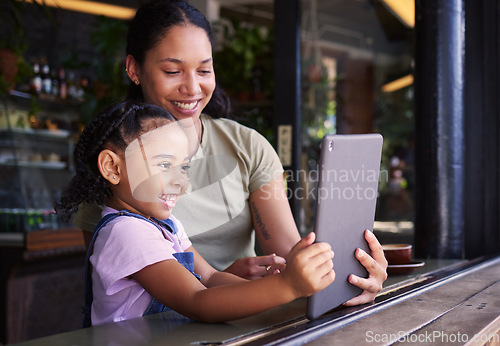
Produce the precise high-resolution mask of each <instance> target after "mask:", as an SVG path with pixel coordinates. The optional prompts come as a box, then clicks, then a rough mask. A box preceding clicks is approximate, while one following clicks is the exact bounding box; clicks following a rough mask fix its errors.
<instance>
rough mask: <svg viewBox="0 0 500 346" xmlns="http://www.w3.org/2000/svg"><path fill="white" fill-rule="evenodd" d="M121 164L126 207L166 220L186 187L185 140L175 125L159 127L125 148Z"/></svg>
mask: <svg viewBox="0 0 500 346" xmlns="http://www.w3.org/2000/svg"><path fill="white" fill-rule="evenodd" d="M125 165H126V179H124V180H123V188H124V189H128V191H129V192H128V193H126V196H127V197H126V198H127V199H129V201H128V202H127V204H129V205H130V206H131V207H132V208H133V209H135V210H136V211H137V212H139V213H140V214H142V215H144V216H146V217H150V216H153V217H155V218H157V219H167V218H168V217H169V216H170V213H171V212H172V209H173V208H174V206H175V204H176V202H177V200H178V199H179V198H180V197H181V196H182V195H183V194H184V192H185V191H186V188H187V185H188V178H187V170H188V168H189V156H188V138H187V136H186V134H185V133H184V131H183V130H182V128H181V127H180V126H179V124H178V123H177V122H172V123H169V124H167V125H164V126H161V127H159V128H157V129H155V130H152V131H150V132H148V133H146V134H144V135H142V136H141V137H139V138H138V139H136V140H134V141H132V142H131V143H130V144H129V145H128V147H127V149H126V150H125ZM120 183H122V180H121V181H120Z"/></svg>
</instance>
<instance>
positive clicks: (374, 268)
mask: <svg viewBox="0 0 500 346" xmlns="http://www.w3.org/2000/svg"><path fill="white" fill-rule="evenodd" d="M365 239H366V241H367V242H368V246H369V247H370V250H371V256H370V255H368V254H367V253H366V252H365V251H363V250H361V249H357V250H356V254H355V255H356V258H357V259H358V260H359V262H360V263H361V264H362V265H363V267H365V268H366V270H367V271H368V274H369V275H368V278H367V279H365V278H361V277H359V276H356V275H354V274H351V275H350V276H349V282H350V283H351V284H353V285H355V286H358V287H359V288H361V289H363V292H362V293H361V294H360V295H359V296H357V297H354V298H352V299H350V300H349V301H347V302H346V303H345V304H344V305H346V306H353V305H359V304H365V303H370V302H372V301H373V300H374V299H375V297H376V296H377V293H378V292H380V291H381V290H382V284H383V283H384V281H385V280H386V279H387V272H386V270H387V260H386V259H385V256H384V251H383V250H382V246H381V245H380V243H379V242H378V240H377V238H376V237H375V235H374V234H373V233H372V232H370V231H368V230H366V231H365Z"/></svg>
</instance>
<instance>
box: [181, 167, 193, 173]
mask: <svg viewBox="0 0 500 346" xmlns="http://www.w3.org/2000/svg"><path fill="white" fill-rule="evenodd" d="M190 168H191V166H190V165H182V171H183V172H184V173H187V172H188V171H189V169H190Z"/></svg>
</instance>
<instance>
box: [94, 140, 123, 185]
mask: <svg viewBox="0 0 500 346" xmlns="http://www.w3.org/2000/svg"><path fill="white" fill-rule="evenodd" d="M122 162H123V161H122V160H121V159H120V157H119V156H118V155H116V153H115V152H114V151H111V150H109V149H104V150H103V151H101V152H100V153H99V156H98V157H97V166H98V167H99V172H101V175H102V176H103V177H104V179H106V180H107V181H109V182H110V183H111V184H113V185H116V184H118V183H119V182H120V172H121V170H122V167H121V165H122Z"/></svg>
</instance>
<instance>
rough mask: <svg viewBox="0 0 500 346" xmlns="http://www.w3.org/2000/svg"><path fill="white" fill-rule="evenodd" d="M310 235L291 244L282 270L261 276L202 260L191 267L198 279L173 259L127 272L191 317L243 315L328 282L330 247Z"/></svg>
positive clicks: (219, 318) (306, 293)
mask: <svg viewBox="0 0 500 346" xmlns="http://www.w3.org/2000/svg"><path fill="white" fill-rule="evenodd" d="M314 239H315V236H314V233H311V234H310V235H308V236H307V237H305V238H304V239H302V240H301V241H299V242H298V243H297V245H296V246H294V247H293V249H292V250H291V251H290V256H289V259H288V264H287V267H286V268H285V270H284V271H283V272H282V273H280V274H276V275H270V276H267V277H265V278H262V279H260V280H252V281H246V280H244V279H241V278H238V277H235V276H233V275H231V274H228V273H219V272H216V271H215V270H213V268H211V267H210V266H209V265H208V264H207V263H206V262H205V261H202V262H200V263H198V264H196V267H195V272H197V273H199V274H200V275H202V282H200V281H198V280H197V279H196V278H195V277H194V276H193V275H192V274H191V273H190V272H189V271H187V270H186V269H185V268H184V267H183V266H182V265H181V264H179V263H178V262H177V261H175V260H166V261H162V262H159V263H156V264H153V265H150V266H148V267H145V268H144V269H142V270H140V271H139V272H137V273H135V274H134V275H133V276H132V277H133V279H135V280H136V281H137V282H138V283H139V284H140V285H141V286H142V287H144V288H145V289H146V290H147V291H148V292H149V293H150V294H151V295H152V296H153V297H155V298H156V299H157V300H159V301H160V302H162V303H163V304H165V305H166V306H168V307H170V308H172V309H174V310H176V311H177V312H179V313H181V314H183V315H185V316H187V317H190V318H192V319H195V320H199V321H205V322H220V321H227V320H233V319H238V318H243V317H247V316H250V315H253V314H256V313H259V312H262V311H265V310H267V309H270V308H273V307H276V306H279V305H282V304H285V303H288V302H291V301H293V300H294V299H296V298H299V297H306V296H310V295H311V294H313V293H315V292H317V291H319V290H321V289H323V288H325V287H326V286H328V285H329V284H330V283H331V282H333V280H334V278H335V273H334V271H333V262H332V257H333V253H332V251H331V248H330V246H329V245H328V244H326V243H315V244H313V242H314ZM188 250H192V249H188ZM195 254H196V253H195ZM197 257H199V255H196V257H195V258H197ZM203 276H205V278H203ZM204 284H206V285H207V286H209V288H207V286H205V285H204Z"/></svg>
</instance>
